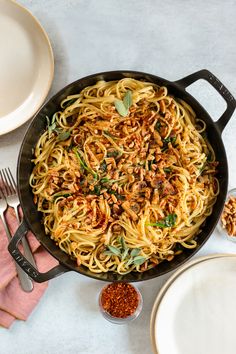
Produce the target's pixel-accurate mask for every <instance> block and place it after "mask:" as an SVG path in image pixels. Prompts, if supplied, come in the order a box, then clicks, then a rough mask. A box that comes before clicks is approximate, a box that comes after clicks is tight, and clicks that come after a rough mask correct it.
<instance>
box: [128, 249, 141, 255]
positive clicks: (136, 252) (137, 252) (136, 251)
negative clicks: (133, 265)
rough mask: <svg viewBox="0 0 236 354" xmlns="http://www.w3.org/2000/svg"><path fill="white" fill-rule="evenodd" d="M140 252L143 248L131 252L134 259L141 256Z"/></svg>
mask: <svg viewBox="0 0 236 354" xmlns="http://www.w3.org/2000/svg"><path fill="white" fill-rule="evenodd" d="M140 252H141V248H133V249H132V251H131V253H130V255H131V256H132V257H136V256H138V255H139V253H140Z"/></svg>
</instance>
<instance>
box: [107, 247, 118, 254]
mask: <svg viewBox="0 0 236 354" xmlns="http://www.w3.org/2000/svg"><path fill="white" fill-rule="evenodd" d="M107 248H108V249H109V251H111V252H112V253H113V254H114V255H116V256H120V250H119V248H117V247H115V246H111V245H108V246H107Z"/></svg>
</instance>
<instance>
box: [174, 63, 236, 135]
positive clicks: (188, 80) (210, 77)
mask: <svg viewBox="0 0 236 354" xmlns="http://www.w3.org/2000/svg"><path fill="white" fill-rule="evenodd" d="M200 79H203V80H206V81H207V82H209V84H210V85H211V86H213V87H214V88H215V89H216V91H217V92H219V94H220V95H221V97H223V99H224V100H225V101H226V103H227V107H226V110H225V112H224V113H223V114H222V116H221V117H220V118H219V119H218V120H217V122H216V123H215V125H216V127H217V128H218V130H219V131H220V133H222V131H223V130H224V128H225V126H226V125H227V123H228V121H229V120H230V118H231V116H232V114H233V113H234V110H235V108H236V100H235V98H234V97H233V96H232V94H231V93H230V92H229V90H228V89H227V88H226V87H225V86H224V85H223V84H222V82H221V81H220V80H219V79H217V77H216V76H215V75H214V74H212V73H211V72H210V71H208V70H206V69H203V70H200V71H197V72H196V73H193V74H191V75H188V76H186V77H184V78H183V79H181V80H178V81H175V83H176V84H177V85H179V86H181V87H182V88H184V89H186V87H188V86H190V85H191V84H193V83H194V82H195V81H197V80H200Z"/></svg>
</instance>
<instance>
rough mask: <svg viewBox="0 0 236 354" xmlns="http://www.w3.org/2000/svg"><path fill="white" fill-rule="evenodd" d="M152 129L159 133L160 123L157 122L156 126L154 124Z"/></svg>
mask: <svg viewBox="0 0 236 354" xmlns="http://www.w3.org/2000/svg"><path fill="white" fill-rule="evenodd" d="M154 129H155V130H156V131H157V132H160V129H161V122H159V121H157V122H156V124H155V127H154Z"/></svg>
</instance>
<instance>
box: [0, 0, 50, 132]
mask: <svg viewBox="0 0 236 354" xmlns="http://www.w3.org/2000/svg"><path fill="white" fill-rule="evenodd" d="M4 3H5V4H6V5H7V6H9V7H12V6H15V7H17V8H18V10H19V11H22V12H24V13H26V14H27V16H29V17H31V19H32V20H33V22H34V24H35V25H36V28H37V29H38V31H39V32H41V34H42V35H43V38H44V40H45V44H46V46H47V48H48V53H49V56H48V57H49V61H50V68H49V69H50V70H49V74H48V84H47V86H46V87H45V88H44V89H43V91H42V96H41V99H40V100H38V101H37V104H35V105H34V106H33V109H32V110H31V111H29V112H28V114H25V116H23V117H22V119H20V120H19V121H17V122H16V123H15V124H14V127H12V126H11V127H10V128H8V126H7V125H4V124H3V129H0V136H3V135H5V134H7V133H10V132H12V131H14V130H15V129H17V128H19V127H20V126H22V125H23V124H24V123H26V122H27V121H28V120H30V119H31V118H33V117H34V115H35V114H36V113H37V112H38V110H39V109H40V107H41V106H42V104H43V103H44V102H45V100H46V98H47V95H48V93H49V91H50V88H51V86H52V81H53V78H54V71H55V59H54V54H53V49H52V45H51V42H50V39H49V36H48V34H47V32H46V30H45V29H44V27H43V26H42V25H41V23H40V22H39V20H38V19H37V18H36V17H35V16H34V15H33V14H32V12H31V11H30V10H28V9H27V8H26V7H24V6H23V5H22V4H20V3H18V2H16V1H15V0H5V1H4V2H3V4H4ZM14 112H15V110H13V111H11V112H9V113H8V114H12V113H14ZM8 114H7V115H8ZM7 115H6V116H2V117H1V118H5V117H7ZM3 123H4V122H3Z"/></svg>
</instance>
